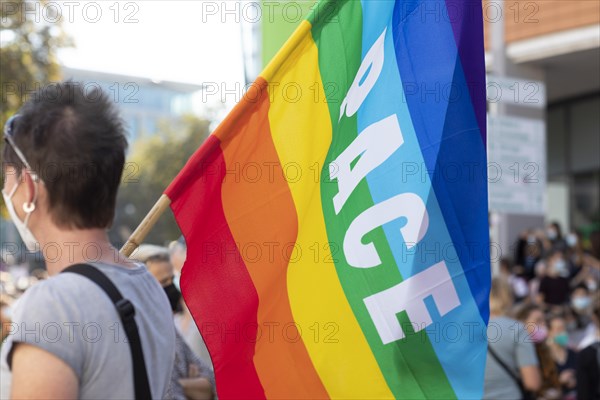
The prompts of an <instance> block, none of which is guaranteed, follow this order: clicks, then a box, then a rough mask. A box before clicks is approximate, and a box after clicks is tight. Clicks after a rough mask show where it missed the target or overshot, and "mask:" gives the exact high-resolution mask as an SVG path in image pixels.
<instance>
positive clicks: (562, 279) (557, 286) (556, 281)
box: [536, 251, 570, 307]
mask: <svg viewBox="0 0 600 400" xmlns="http://www.w3.org/2000/svg"><path fill="white" fill-rule="evenodd" d="M545 264H546V274H545V276H544V277H543V278H542V279H540V286H539V290H538V296H537V299H536V300H537V304H539V305H542V306H543V305H547V306H550V307H552V306H562V305H564V304H565V303H566V302H567V301H568V300H569V292H570V287H569V278H568V277H569V267H568V264H567V261H566V260H565V257H564V255H563V252H562V251H554V252H552V253H550V255H548V256H547V257H546V259H545Z"/></svg>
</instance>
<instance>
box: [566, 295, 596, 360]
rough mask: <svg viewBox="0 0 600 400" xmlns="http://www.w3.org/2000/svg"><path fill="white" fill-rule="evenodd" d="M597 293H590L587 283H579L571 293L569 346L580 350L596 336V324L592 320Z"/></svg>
mask: <svg viewBox="0 0 600 400" xmlns="http://www.w3.org/2000/svg"><path fill="white" fill-rule="evenodd" d="M594 298H595V299H596V300H597V293H590V290H589V289H588V287H587V286H586V285H583V284H581V285H579V286H577V287H576V288H575V290H573V292H572V293H571V301H570V306H569V308H568V311H569V315H568V328H569V337H570V342H569V347H571V348H573V349H575V350H580V349H581V348H582V347H585V346H587V345H588V344H589V343H588V342H589V340H591V339H592V338H593V337H594V334H595V326H594V324H593V321H592V313H593V311H594V306H597V304H598V302H597V301H596V302H595V303H596V304H594V302H593V301H592V299H594Z"/></svg>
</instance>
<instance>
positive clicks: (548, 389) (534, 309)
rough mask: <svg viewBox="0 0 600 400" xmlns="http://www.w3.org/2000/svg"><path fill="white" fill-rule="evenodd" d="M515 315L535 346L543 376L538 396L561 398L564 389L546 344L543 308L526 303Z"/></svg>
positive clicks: (546, 328) (546, 336)
mask: <svg viewBox="0 0 600 400" xmlns="http://www.w3.org/2000/svg"><path fill="white" fill-rule="evenodd" d="M515 316H516V318H517V320H518V321H520V322H521V323H523V324H524V325H525V329H526V330H527V332H528V333H529V339H530V340H531V341H533V343H534V346H535V353H536V354H537V359H538V361H539V365H540V370H541V376H542V384H541V387H540V389H539V390H538V391H537V396H538V398H540V399H547V400H550V399H560V398H561V395H562V390H561V385H560V382H559V379H558V370H557V368H556V364H555V363H554V360H553V359H552V354H551V352H550V348H549V347H548V345H547V344H546V339H547V338H548V327H547V325H546V318H545V316H544V312H543V310H542V308H541V307H539V306H538V305H535V304H524V305H523V306H521V307H520V308H519V309H518V310H517V311H516V314H515Z"/></svg>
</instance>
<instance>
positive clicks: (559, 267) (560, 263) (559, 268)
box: [554, 258, 569, 277]
mask: <svg viewBox="0 0 600 400" xmlns="http://www.w3.org/2000/svg"><path fill="white" fill-rule="evenodd" d="M554 269H555V270H556V272H557V273H558V275H560V276H562V277H567V276H569V270H568V268H567V263H566V262H565V260H563V259H562V258H561V259H558V260H556V261H555V262H554Z"/></svg>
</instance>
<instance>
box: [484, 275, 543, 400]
mask: <svg viewBox="0 0 600 400" xmlns="http://www.w3.org/2000/svg"><path fill="white" fill-rule="evenodd" d="M512 304H513V299H512V294H511V291H510V287H509V286H508V284H507V283H506V282H505V281H503V280H501V279H498V278H494V279H493V280H492V287H491V291H490V323H489V325H488V331H487V332H488V333H487V335H488V338H490V337H494V338H495V340H494V341H493V343H492V341H489V343H488V355H487V359H486V364H485V382H484V394H483V398H484V399H494V400H497V399H511V400H515V399H524V398H525V396H526V395H527V392H537V391H538V390H539V389H540V387H541V377H540V371H539V368H538V360H537V357H536V354H535V349H534V346H533V344H532V343H530V342H529V341H528V340H526V339H527V331H526V330H525V328H524V326H523V324H521V323H519V322H517V321H515V320H513V319H511V318H509V317H508V316H507V312H508V310H510V308H511V307H512ZM515 328H516V329H515Z"/></svg>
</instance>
